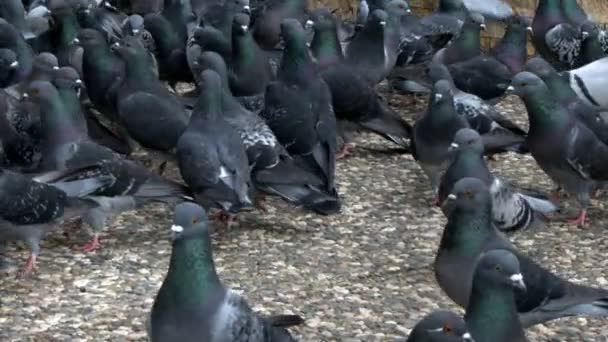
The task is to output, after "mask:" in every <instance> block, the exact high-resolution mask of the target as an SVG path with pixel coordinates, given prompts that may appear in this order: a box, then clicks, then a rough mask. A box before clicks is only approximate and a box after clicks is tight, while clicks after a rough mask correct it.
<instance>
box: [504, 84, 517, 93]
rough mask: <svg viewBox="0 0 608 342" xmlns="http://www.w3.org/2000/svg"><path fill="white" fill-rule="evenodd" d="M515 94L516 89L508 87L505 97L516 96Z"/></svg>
mask: <svg viewBox="0 0 608 342" xmlns="http://www.w3.org/2000/svg"><path fill="white" fill-rule="evenodd" d="M514 94H515V87H514V86H512V85H510V86H508V87H507V89H505V95H514Z"/></svg>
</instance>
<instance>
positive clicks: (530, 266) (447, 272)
mask: <svg viewBox="0 0 608 342" xmlns="http://www.w3.org/2000/svg"><path fill="white" fill-rule="evenodd" d="M449 198H450V200H452V201H453V202H454V207H453V209H452V211H451V212H450V215H449V216H448V222H447V224H446V226H445V228H444V231H443V235H442V237H441V242H440V244H439V249H438V251H437V255H436V257H435V276H436V278H437V282H438V283H439V286H440V287H441V288H442V289H443V290H444V291H445V293H446V294H447V295H448V296H449V297H450V298H451V299H452V300H454V301H455V302H456V303H457V304H458V305H460V306H463V307H466V308H467V311H468V309H469V307H470V305H472V300H473V299H472V297H471V295H472V291H471V289H472V283H473V282H474V280H473V274H474V272H475V267H476V265H477V264H478V262H479V258H480V257H481V256H482V255H483V254H484V253H485V252H488V251H490V250H492V249H497V248H498V249H506V250H509V251H510V252H511V253H513V254H514V255H515V256H516V257H517V259H518V260H519V263H520V266H521V274H522V276H523V279H525V282H526V291H517V292H515V303H516V307H517V312H518V313H519V319H520V321H521V324H522V325H523V326H524V327H529V326H532V325H534V324H539V323H543V322H547V321H550V320H554V319H558V318H561V317H567V316H576V315H589V316H602V317H603V316H607V315H608V291H607V290H604V289H599V288H593V287H588V286H584V285H578V284H574V283H572V282H569V281H567V280H565V279H563V278H560V277H558V276H556V275H554V274H553V273H551V272H549V271H548V270H546V269H544V268H543V267H542V266H541V265H539V264H537V263H536V262H534V261H533V260H532V259H530V258H528V257H527V256H525V255H523V254H521V253H519V252H518V251H517V250H516V249H515V247H514V246H513V245H512V244H511V242H509V240H508V239H507V238H506V237H504V236H503V235H502V234H501V233H500V232H498V230H496V228H495V227H494V226H493V223H492V198H491V195H490V191H489V189H488V187H487V186H486V185H485V183H484V182H483V181H482V180H479V179H477V178H463V179H461V180H459V181H458V182H457V183H456V184H455V185H454V188H453V190H452V193H451V194H450V195H449ZM465 321H467V325H468V327H469V329H471V333H473V338H475V334H474V331H472V328H473V327H472V326H471V325H470V323H469V321H468V320H467V318H466V317H465ZM496 323H499V322H496ZM484 341H485V339H484ZM509 341H510V340H509Z"/></svg>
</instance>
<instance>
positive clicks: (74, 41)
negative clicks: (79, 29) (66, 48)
mask: <svg viewBox="0 0 608 342" xmlns="http://www.w3.org/2000/svg"><path fill="white" fill-rule="evenodd" d="M72 44H80V39H78V38H74V40H72Z"/></svg>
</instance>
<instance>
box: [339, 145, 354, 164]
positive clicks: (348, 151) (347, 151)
mask: <svg viewBox="0 0 608 342" xmlns="http://www.w3.org/2000/svg"><path fill="white" fill-rule="evenodd" d="M354 149H355V144H353V143H344V145H342V148H340V150H339V151H338V153H336V159H338V160H340V159H344V158H346V157H348V156H350V155H352V154H353V150H354Z"/></svg>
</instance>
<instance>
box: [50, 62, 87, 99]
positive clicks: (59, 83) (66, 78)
mask: <svg viewBox="0 0 608 342" xmlns="http://www.w3.org/2000/svg"><path fill="white" fill-rule="evenodd" d="M53 77H54V80H53V84H54V85H55V87H57V89H66V88H70V89H73V90H75V91H77V92H78V93H79V91H80V90H81V89H82V88H83V83H82V80H81V79H80V75H79V74H78V71H76V69H74V68H72V67H61V68H59V69H55V70H53Z"/></svg>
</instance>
